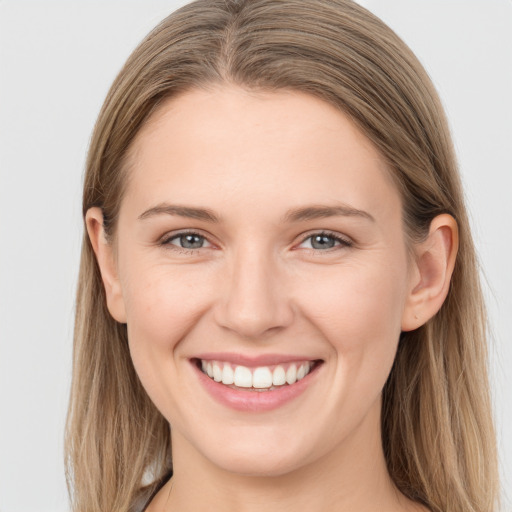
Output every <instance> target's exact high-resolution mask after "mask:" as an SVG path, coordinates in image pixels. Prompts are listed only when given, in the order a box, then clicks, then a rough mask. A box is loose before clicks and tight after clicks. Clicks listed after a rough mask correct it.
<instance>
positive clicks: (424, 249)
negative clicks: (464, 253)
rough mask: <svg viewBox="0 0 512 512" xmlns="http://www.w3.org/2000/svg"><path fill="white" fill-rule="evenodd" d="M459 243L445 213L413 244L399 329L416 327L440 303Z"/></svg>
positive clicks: (449, 277)
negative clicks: (427, 232) (412, 269)
mask: <svg viewBox="0 0 512 512" xmlns="http://www.w3.org/2000/svg"><path fill="white" fill-rule="evenodd" d="M458 246H459V236H458V227H457V222H456V221H455V219H454V218H453V217H452V216H451V215H448V214H442V215H438V216H437V217H435V218H434V219H433V220H432V222H431V223H430V229H429V234H428V237H427V239H426V240H424V241H423V242H421V243H419V244H417V245H416V246H415V251H414V252H415V256H416V257H415V261H414V266H415V269H414V272H412V273H411V276H412V277H411V283H410V291H409V293H408V296H407V300H406V304H405V308H404V313H403V316H402V331H412V330H414V329H417V328H418V327H420V326H421V325H423V324H424V323H426V322H427V321H428V320H429V319H430V318H432V317H433V316H434V315H435V314H436V313H437V312H438V311H439V310H440V309H441V306H442V305H443V302H444V300H445V299H446V296H447V295H448V291H449V289H450V280H451V277H452V273H453V269H454V267H455V259H456V256H457V251H458Z"/></svg>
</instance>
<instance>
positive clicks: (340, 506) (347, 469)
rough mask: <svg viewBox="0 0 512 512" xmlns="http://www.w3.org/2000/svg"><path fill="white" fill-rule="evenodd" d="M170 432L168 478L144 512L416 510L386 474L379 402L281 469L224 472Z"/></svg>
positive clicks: (353, 511)
mask: <svg viewBox="0 0 512 512" xmlns="http://www.w3.org/2000/svg"><path fill="white" fill-rule="evenodd" d="M377 405H379V406H380V404H377ZM172 438H173V460H174V464H173V465H174V475H173V478H172V482H168V484H167V485H166V486H165V487H164V488H163V489H162V491H161V493H160V495H159V496H158V497H157V500H155V503H152V507H150V508H149V509H148V512H151V511H152V510H159V511H160V510H166V511H171V510H172V511H173V512H188V511H196V510H209V511H211V512H221V511H222V512H231V511H233V512H235V511H236V512H261V510H262V509H263V510H265V511H266V512H277V511H279V512H282V511H283V510H293V511H294V512H306V511H307V512H320V511H322V512H331V511H332V512H334V511H336V512H344V511H347V512H348V511H350V512H356V511H357V512H363V511H370V510H379V511H381V512H388V511H389V512H391V511H393V512H398V511H406V510H407V511H412V510H421V508H419V507H418V508H416V506H415V505H414V504H413V503H412V502H410V501H409V500H407V499H406V498H405V497H404V496H403V495H401V494H400V493H399V492H398V490H397V489H396V487H395V486H394V484H393V482H392V481H391V478H390V477H389V474H388V471H387V468H386V462H385V458H384V453H383V450H382V443H381V436H380V407H375V409H374V410H373V409H372V411H370V413H369V414H368V416H367V417H366V418H365V419H364V420H363V422H362V423H361V424H360V425H359V426H358V427H357V428H356V429H355V430H354V432H353V433H352V435H351V436H350V437H349V438H347V439H345V440H344V441H343V443H341V444H340V445H339V446H337V447H336V448H335V449H334V450H332V451H330V452H329V453H327V454H324V455H322V456H321V457H319V458H317V459H315V460H314V461H313V462H311V463H309V464H307V465H304V466H302V467H300V468H297V469H293V470H291V471H289V472H287V473H286V474H281V475H272V476H265V475H258V476H252V475H241V474H237V473H233V472H230V471H228V470H226V469H223V468H219V467H218V466H216V465H214V464H213V463H212V462H211V461H210V460H208V459H206V458H205V457H204V456H203V455H202V454H200V453H198V452H197V450H195V448H194V447H193V446H191V445H190V444H189V443H188V441H187V440H186V439H185V438H184V437H183V436H181V435H180V433H179V432H176V431H174V432H173V435H172ZM171 483H172V492H170V493H169V491H170V489H171ZM164 505H165V508H164ZM153 506H154V508H153ZM157 507H160V508H157Z"/></svg>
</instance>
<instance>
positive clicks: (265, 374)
mask: <svg viewBox="0 0 512 512" xmlns="http://www.w3.org/2000/svg"><path fill="white" fill-rule="evenodd" d="M270 386H272V372H271V371H270V370H269V369H268V368H267V367H262V368H256V370H254V373H253V376H252V387H253V388H269V387H270Z"/></svg>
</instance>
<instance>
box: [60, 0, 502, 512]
mask: <svg viewBox="0 0 512 512" xmlns="http://www.w3.org/2000/svg"><path fill="white" fill-rule="evenodd" d="M462 196H463V194H462V191H461V186H460V182H459V177H458V173H457V169H456V163H455V159H454V155H453V149H452V145H451V141H450V136H449V133H448V128H447V123H446V120H445V117H444V114H443V111H442V108H441V106H440V103H439V100H438V98H437V95H436V93H435V91H434V89H433V86H432V84H431V83H430V81H429V79H428V77H427V75H426V73H425V71H424V70H423V69H422V67H421V65H420V64H419V63H418V61H417V60H416V59H415V57H414V56H413V55H412V54H411V52H410V51H409V50H408V49H407V47H406V46H405V45H404V43H403V42H401V41H400V40H399V39H398V38H397V36H396V35H395V34H393V33H392V31H391V30H390V29H389V28H387V27H386V26H385V25H383V24H382V22H381V21H379V20H378V19H376V18H375V17H374V16H372V15H371V14H370V13H368V12H367V11H366V10H364V9H363V8H361V7H359V6H358V5H356V4H354V3H352V2H350V1H346V0H336V1H332V0H330V1H326V0H307V1H304V0H284V1H276V0H251V1H234V0H209V1H208V0H201V1H198V2H194V3H192V4H190V5H188V6H186V7H184V8H182V9H180V10H179V11H177V12H176V13H174V14H173V15H171V16H170V17H169V18H167V19H166V20H164V21H163V22H162V24H160V25H159V26H158V27H157V28H156V29H155V30H154V31H153V32H152V33H151V34H150V35H149V36H148V37H147V38H146V39H145V40H144V41H143V42H142V43H141V45H140V46H139V47H138V48H137V49H136V50H135V52H134V53H133V54H132V56H131V57H130V58H129V60H128V62H127V63H126V65H125V67H124V68H123V70H122V71H121V73H120V74H119V76H118V78H117V79H116V81H115V83H114V84H113V86H112V88H111V91H110V93H109V95H108V97H107V100H106V102H105V105H104V107H103V109H102V112H101V113H100V116H99V119H98V122H97V125H96V128H95V131H94V134H93V138H92V141H91V147H90V151H89V158H88V163H87V173H86V178H85V185H84V202H83V212H84V219H85V224H86V228H87V233H86V235H85V238H84V243H83V252H82V263H81V273H80V284H79V291H78V302H77V317H76V330H75V355H74V358H75V359H74V361H75V362H74V370H73V372H74V375H73V389H72V397H71V404H70V412H69V419H68V438H67V454H68V464H69V465H68V467H69V481H70V487H71V489H72V494H73V499H74V507H75V508H74V510H77V511H82V510H83V511H85V510H102V511H103V510H105V511H106V510H109V511H110V510H116V511H122V510H125V511H127V510H142V509H145V510H147V511H148V512H155V511H165V510H176V511H180V510H201V509H205V508H206V507H208V508H209V509H211V510H231V509H236V510H253V509H256V507H257V508H258V509H260V508H261V507H262V506H264V507H266V508H267V509H269V510H278V509H279V510H283V509H285V510H286V509H291V508H292V507H293V509H294V510H302V509H304V510H305V509H307V510H323V511H329V510H351V511H356V510H380V511H387V510H390V511H391V510H394V511H395V510H408V511H412V510H431V511H436V512H438V511H439V512H440V511H443V512H447V511H450V512H451V511H454V512H455V511H460V512H462V511H474V512H477V511H479V512H483V511H492V510H495V508H494V507H495V502H496V496H497V471H496V456H495V441H494V435H493V425H492V420H491V413H490V400H489V392H488V384H487V375H486V346H485V316H484V308H483V304H482V299H481V292H480V287H479V282H478V273H477V267H476V260H475V255H474V248H473V243H472V240H471V235H470V230H469V225H468V221H467V216H466V211H465V206H464V203H463V197H462ZM169 425H170V429H169ZM171 446H172V464H171ZM171 474H172V478H171Z"/></svg>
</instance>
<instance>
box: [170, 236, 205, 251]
mask: <svg viewBox="0 0 512 512" xmlns="http://www.w3.org/2000/svg"><path fill="white" fill-rule="evenodd" d="M165 243H166V244H170V245H177V246H178V247H181V248H182V249H201V248H203V247H210V245H211V244H210V243H209V242H208V240H206V238H205V237H204V236H201V235H198V234H197V233H181V234H179V235H176V236H173V237H172V238H168V239H167V240H166V241H165Z"/></svg>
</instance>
